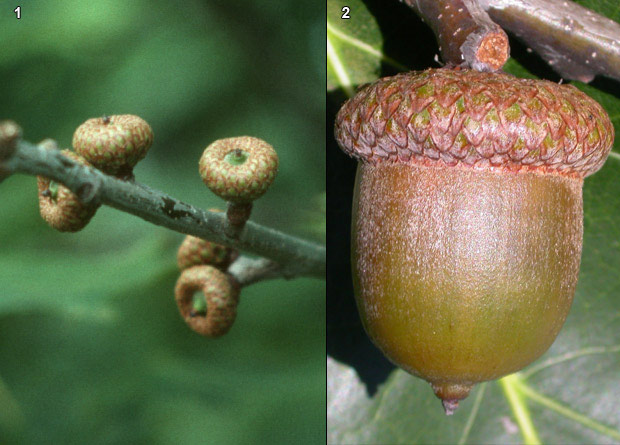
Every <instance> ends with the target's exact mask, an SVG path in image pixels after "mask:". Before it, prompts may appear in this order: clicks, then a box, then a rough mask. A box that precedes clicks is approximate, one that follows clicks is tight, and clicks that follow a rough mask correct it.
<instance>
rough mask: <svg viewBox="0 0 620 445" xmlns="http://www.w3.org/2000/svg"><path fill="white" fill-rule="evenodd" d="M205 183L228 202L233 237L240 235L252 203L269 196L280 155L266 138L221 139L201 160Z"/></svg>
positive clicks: (205, 152) (205, 151) (228, 217)
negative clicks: (263, 196)
mask: <svg viewBox="0 0 620 445" xmlns="http://www.w3.org/2000/svg"><path fill="white" fill-rule="evenodd" d="M198 167H199V172H200V176H201V178H202V180H203V182H204V183H205V184H206V185H207V187H209V189H210V190H211V191H212V192H213V193H215V194H216V195H217V196H219V197H220V198H222V199H225V200H226V201H228V209H227V211H226V215H227V219H228V222H229V224H230V225H231V226H232V229H233V230H232V232H231V233H230V235H231V236H233V237H234V236H238V234H239V232H240V230H241V229H242V228H243V226H244V225H245V223H246V221H247V220H248V219H249V217H250V213H251V211H252V201H254V200H255V199H257V198H260V197H261V196H262V195H264V194H265V192H266V191H267V189H268V188H269V186H270V185H271V183H272V182H273V181H274V179H275V178H276V175H277V173H278V155H277V153H276V152H275V150H274V149H273V147H272V146H271V145H269V144H268V143H267V142H265V141H263V140H262V139H258V138H255V137H251V136H240V137H233V138H226V139H218V140H216V141H215V142H213V143H212V144H211V145H209V146H208V147H207V148H206V149H205V150H204V152H203V154H202V156H201V157H200V162H199V165H198Z"/></svg>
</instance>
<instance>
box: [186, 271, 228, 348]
mask: <svg viewBox="0 0 620 445" xmlns="http://www.w3.org/2000/svg"><path fill="white" fill-rule="evenodd" d="M197 291H202V293H203V294H204V297H205V299H204V300H197V301H195V300H194V294H195V293H196V292H197ZM239 291H240V287H239V285H238V284H237V283H236V281H235V280H234V279H233V278H232V277H231V276H230V275H228V274H226V273H224V272H222V271H221V270H219V269H217V268H215V267H213V266H208V265H200V266H192V267H190V268H188V269H185V270H183V272H181V276H180V277H179V279H178V280H177V284H176V287H175V290H174V294H175V300H176V302H177V306H178V307H179V311H180V312H181V316H182V317H183V319H184V320H185V322H186V323H187V324H188V326H189V327H190V328H192V329H193V330H194V331H195V332H197V333H199V334H201V335H204V336H206V337H220V336H222V335H224V334H226V333H227V332H228V331H229V330H230V328H231V327H232V325H233V323H234V321H235V318H236V317H237V305H238V304H239ZM205 303H206V305H205Z"/></svg>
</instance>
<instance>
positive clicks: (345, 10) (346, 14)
mask: <svg viewBox="0 0 620 445" xmlns="http://www.w3.org/2000/svg"><path fill="white" fill-rule="evenodd" d="M350 12H351V8H349V7H348V6H343V7H342V17H340V18H341V19H350V18H351V16H350V15H349V13H350Z"/></svg>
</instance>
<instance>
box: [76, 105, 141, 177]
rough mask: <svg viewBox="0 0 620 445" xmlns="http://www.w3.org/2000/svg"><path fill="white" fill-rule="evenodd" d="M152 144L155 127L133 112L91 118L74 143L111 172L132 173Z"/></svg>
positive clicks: (78, 149) (89, 160)
mask: <svg viewBox="0 0 620 445" xmlns="http://www.w3.org/2000/svg"><path fill="white" fill-rule="evenodd" d="M152 144H153V130H152V129H151V126H150V125H149V124H148V123H147V122H146V121H145V120H144V119H142V118H140V117H138V116H134V115H132V114H122V115H116V116H104V117H97V118H93V119H88V120H87V121H86V122H84V123H83V124H82V125H80V126H79V127H78V128H77V129H76V130H75V133H74V134H73V147H74V148H75V151H76V152H77V153H78V154H79V155H81V156H83V157H84V158H85V159H86V160H87V161H88V162H90V163H91V164H92V165H93V166H95V167H96V168H98V169H99V170H101V171H102V172H104V173H107V174H109V175H116V176H123V175H129V174H131V172H132V170H133V168H134V167H135V165H136V164H137V163H138V161H140V160H141V159H143V158H144V157H145V156H146V153H147V151H148V149H149V148H150V147H151V145H152Z"/></svg>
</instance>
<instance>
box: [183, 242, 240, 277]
mask: <svg viewBox="0 0 620 445" xmlns="http://www.w3.org/2000/svg"><path fill="white" fill-rule="evenodd" d="M238 256H239V251H238V250H237V249H233V248H230V247H227V246H223V245H221V244H217V243H214V242H211V241H207V240H204V239H202V238H198V237H195V236H192V235H187V236H186V237H185V239H184V240H183V242H182V243H181V246H179V250H178V251H177V264H178V266H179V269H181V270H184V269H187V268H188V267H192V266H198V265H201V264H209V265H211V266H213V267H217V268H218V269H220V270H226V269H228V267H229V266H230V265H231V264H232V263H233V262H234V261H235V260H236V259H237V257H238Z"/></svg>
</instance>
